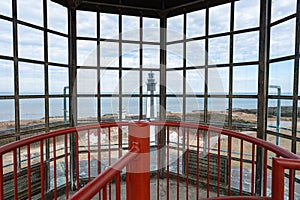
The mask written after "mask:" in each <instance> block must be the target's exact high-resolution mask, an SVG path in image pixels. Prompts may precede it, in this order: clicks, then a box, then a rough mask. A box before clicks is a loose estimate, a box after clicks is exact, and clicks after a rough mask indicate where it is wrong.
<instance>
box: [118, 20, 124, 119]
mask: <svg viewBox="0 0 300 200" xmlns="http://www.w3.org/2000/svg"><path fill="white" fill-rule="evenodd" d="M122 58H123V56H122V15H121V14H119V121H121V120H122V110H123V108H122V107H123V106H122V105H123V102H122V99H123V98H122V91H123V90H122V85H123V83H122V81H123V78H122Z"/></svg>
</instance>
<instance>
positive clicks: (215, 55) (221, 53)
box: [208, 36, 229, 64]
mask: <svg viewBox="0 0 300 200" xmlns="http://www.w3.org/2000/svg"><path fill="white" fill-rule="evenodd" d="M208 44H209V45H208V59H209V64H221V63H229V36H223V37H217V38H211V39H209V43H208Z"/></svg>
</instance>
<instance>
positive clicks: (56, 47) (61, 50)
mask: <svg viewBox="0 0 300 200" xmlns="http://www.w3.org/2000/svg"><path fill="white" fill-rule="evenodd" d="M68 53H69V52H68V38H66V37H62V36H59V35H55V34H51V33H49V34H48V56H49V62H57V63H63V64H67V63H68Z"/></svg>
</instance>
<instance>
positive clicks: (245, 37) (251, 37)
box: [233, 31, 259, 62]
mask: <svg viewBox="0 0 300 200" xmlns="http://www.w3.org/2000/svg"><path fill="white" fill-rule="evenodd" d="M233 44H234V48H233V62H247V61H258V47H259V46H258V45H259V32H258V31H256V32H248V33H243V34H236V35H234V41H233Z"/></svg>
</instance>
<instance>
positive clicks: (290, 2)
mask: <svg viewBox="0 0 300 200" xmlns="http://www.w3.org/2000/svg"><path fill="white" fill-rule="evenodd" d="M296 4H297V0H284V1H283V0H272V11H271V21H272V22H274V21H276V20H278V19H281V18H284V17H286V16H288V15H291V14H294V13H295V12H296Z"/></svg>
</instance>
